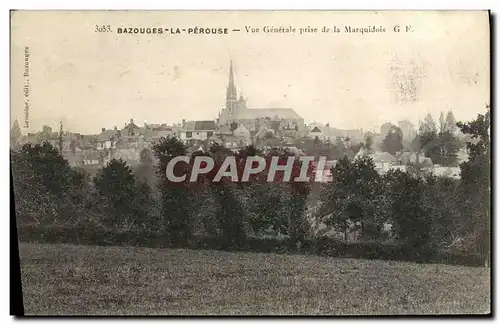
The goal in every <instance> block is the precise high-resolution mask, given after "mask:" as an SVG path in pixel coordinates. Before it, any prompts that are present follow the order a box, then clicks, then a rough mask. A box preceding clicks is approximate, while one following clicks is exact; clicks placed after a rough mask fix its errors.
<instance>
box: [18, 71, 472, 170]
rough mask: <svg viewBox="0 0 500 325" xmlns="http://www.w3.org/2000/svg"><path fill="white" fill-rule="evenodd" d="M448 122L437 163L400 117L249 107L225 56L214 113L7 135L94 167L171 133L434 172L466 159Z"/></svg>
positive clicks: (134, 154) (192, 143)
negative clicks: (222, 95) (357, 119)
mask: <svg viewBox="0 0 500 325" xmlns="http://www.w3.org/2000/svg"><path fill="white" fill-rule="evenodd" d="M429 118H430V120H429ZM453 121H454V118H453V115H452V113H451V112H449V113H448V116H447V118H446V120H444V118H443V116H441V118H440V124H441V126H440V129H441V131H442V129H443V125H444V124H446V123H448V126H449V127H451V128H452V129H453V130H451V131H452V133H453V137H454V139H455V140H456V141H458V147H456V149H454V151H455V152H453V153H452V154H453V155H455V156H456V159H454V160H455V161H454V162H453V163H450V164H448V165H447V166H444V165H442V164H437V163H436V162H433V161H432V159H431V157H429V154H428V153H426V152H425V150H424V149H425V148H423V147H415V146H414V144H413V142H414V140H415V139H416V138H418V136H419V132H418V131H417V129H416V127H415V126H414V125H413V124H412V123H411V122H409V121H407V120H403V121H400V122H398V123H397V125H393V124H391V123H385V124H384V125H382V126H381V127H380V130H379V131H378V132H363V130H362V129H351V130H343V129H338V128H335V127H333V126H330V124H328V123H326V124H321V123H309V124H305V123H304V119H303V118H302V117H301V116H300V115H299V114H297V113H296V111H295V110H293V109H291V108H248V107H247V104H246V100H245V98H244V97H243V95H242V94H240V96H239V97H238V94H237V90H236V86H235V83H234V73H233V67H232V62H231V63H230V67H229V82H228V86H227V89H226V103H225V106H224V107H223V108H222V109H221V111H220V112H219V113H218V116H217V117H216V118H215V119H213V120H199V121H186V120H182V121H180V123H176V124H172V125H168V124H166V123H161V124H148V123H143V124H141V123H138V122H137V121H135V120H134V119H133V118H131V119H130V120H129V121H126V122H125V123H124V124H123V126H121V127H120V126H114V127H112V128H106V127H103V128H102V129H101V132H100V133H98V134H80V133H74V132H71V131H70V130H65V129H64V125H63V124H61V125H59V130H54V129H53V128H52V127H50V126H44V127H43V129H42V130H41V131H39V132H37V133H28V134H27V135H24V136H19V137H18V138H17V139H14V140H13V141H14V143H12V145H13V146H17V145H21V144H23V143H42V142H44V141H48V142H50V143H51V144H52V145H53V146H54V147H55V148H58V149H59V150H60V151H61V152H62V154H63V156H64V157H65V158H66V159H67V160H68V162H69V163H70V165H71V166H74V167H82V168H84V169H88V170H89V171H95V170H97V169H99V168H101V167H102V166H104V165H106V164H107V163H108V162H109V161H110V160H111V159H113V158H116V159H118V158H122V159H123V160H125V161H127V163H129V164H130V165H131V166H135V165H137V164H138V163H139V161H140V157H141V153H144V152H149V153H150V152H151V151H150V149H151V146H152V144H153V143H155V142H158V141H160V139H161V138H166V137H170V136H174V137H177V138H179V139H180V140H182V141H183V142H184V143H185V144H186V145H187V146H188V152H189V153H193V152H196V151H207V150H208V149H209V148H210V147H211V146H212V145H214V144H219V145H222V146H224V147H226V148H228V149H230V150H232V151H234V152H237V151H238V150H239V149H242V148H244V147H246V146H248V145H253V146H255V147H256V148H259V149H261V150H262V151H263V152H264V153H265V152H266V151H268V150H270V149H272V148H277V147H279V148H286V149H288V150H289V151H291V152H293V153H295V154H296V155H314V156H316V157H317V156H327V159H328V161H327V164H326V166H325V171H324V172H325V173H326V174H328V172H329V169H330V168H331V167H332V166H334V165H335V163H336V161H337V160H338V159H339V158H340V157H342V156H343V155H346V156H348V157H349V158H351V159H354V158H356V157H361V156H365V155H368V156H370V157H371V158H372V159H373V161H374V163H375V166H376V169H377V170H378V171H379V172H380V173H385V172H387V171H388V170H390V169H400V170H403V171H404V170H406V169H407V168H408V166H414V165H419V166H420V167H421V168H422V169H424V170H426V171H430V172H433V173H434V174H436V175H439V176H449V177H453V178H459V177H460V169H459V167H458V165H459V164H460V163H461V162H463V161H465V160H467V156H468V155H467V152H466V149H465V142H466V141H467V139H466V138H465V137H464V136H463V135H461V134H459V131H457V129H456V127H455V126H454V125H453V123H454V122H453ZM16 123H17V121H16ZM16 123H15V124H16ZM426 123H427V124H430V126H429V125H428V127H431V128H434V132H435V133H437V127H436V126H435V123H434V122H433V120H432V118H431V117H430V116H429V117H428V118H427V121H426ZM450 125H451V126H450ZM17 127H18V123H17ZM420 128H422V125H420ZM391 132H396V133H400V134H399V139H396V142H398V141H399V144H397V145H396V149H397V150H390V151H392V152H388V151H389V149H387V148H386V147H387V146H386V145H385V144H384V142H386V141H389V140H391V139H389V140H388V137H390V136H392V135H391V134H392V133H391ZM19 133H20V132H19ZM145 150H146V151H145Z"/></svg>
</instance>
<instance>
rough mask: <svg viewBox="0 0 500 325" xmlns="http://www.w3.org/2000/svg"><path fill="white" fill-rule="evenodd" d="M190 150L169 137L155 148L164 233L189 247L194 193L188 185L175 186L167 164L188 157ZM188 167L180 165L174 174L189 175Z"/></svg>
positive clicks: (182, 183) (174, 240)
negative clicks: (172, 160)
mask: <svg viewBox="0 0 500 325" xmlns="http://www.w3.org/2000/svg"><path fill="white" fill-rule="evenodd" d="M186 151H187V147H186V146H185V145H184V143H182V142H181V141H180V140H179V139H177V138H175V137H167V138H163V139H161V140H160V142H159V143H156V144H154V145H153V152H154V155H155V157H156V159H157V160H158V164H157V174H158V175H159V185H158V186H159V190H160V193H161V203H162V213H161V214H162V217H163V225H162V226H163V227H162V228H163V231H165V232H166V233H168V234H169V236H170V239H171V241H172V242H174V243H178V244H181V245H183V244H186V243H187V242H188V241H189V239H190V238H191V236H192V228H191V216H192V213H193V211H192V205H191V192H190V188H189V184H188V182H180V183H173V182H171V181H170V180H169V179H168V178H167V176H166V170H167V165H168V163H169V162H170V160H171V159H173V158H174V157H177V156H185V155H186ZM188 168H189V166H187V165H185V164H182V163H178V164H176V165H175V168H174V174H175V175H182V174H184V173H187V171H188Z"/></svg>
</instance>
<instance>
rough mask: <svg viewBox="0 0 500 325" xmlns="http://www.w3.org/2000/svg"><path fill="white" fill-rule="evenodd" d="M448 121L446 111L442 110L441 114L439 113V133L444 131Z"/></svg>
mask: <svg viewBox="0 0 500 325" xmlns="http://www.w3.org/2000/svg"><path fill="white" fill-rule="evenodd" d="M446 126H447V125H446V121H445V119H444V113H443V112H441V114H440V115H439V133H444V132H445V131H446V130H447V128H446Z"/></svg>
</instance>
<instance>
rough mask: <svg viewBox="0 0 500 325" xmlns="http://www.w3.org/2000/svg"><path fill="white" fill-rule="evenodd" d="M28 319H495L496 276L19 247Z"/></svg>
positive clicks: (305, 260) (361, 264)
mask: <svg viewBox="0 0 500 325" xmlns="http://www.w3.org/2000/svg"><path fill="white" fill-rule="evenodd" d="M20 260H21V277H22V283H23V299H24V307H25V314H26V315H392V314H413V315H415V314H470V313H475V314H486V313H489V312H490V299H491V297H490V268H483V267H465V266H454V265H442V264H417V263H409V262H394V261H380V260H360V259H349V258H332V257H320V256H312V255H278V254H264V253H242V252H238V253H231V252H224V251H211V250H188V249H152V248H137V247H100V246H84V245H67V244H36V243H21V244H20Z"/></svg>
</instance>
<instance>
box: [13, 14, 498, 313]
mask: <svg viewBox="0 0 500 325" xmlns="http://www.w3.org/2000/svg"><path fill="white" fill-rule="evenodd" d="M10 19H11V26H10V28H11V43H10V46H11V47H10V53H11V67H10V69H11V85H10V86H11V131H10V132H11V133H10V146H11V151H10V157H11V171H12V185H11V186H12V188H13V190H14V202H15V208H14V209H13V210H12V214H15V219H13V220H15V221H14V222H12V227H15V229H17V234H18V238H19V257H20V270H21V280H22V288H19V296H20V299H21V296H22V304H23V307H24V313H25V314H26V315H330V316H344V315H363V316H375V315H424V314H426V315H443V314H474V315H476V314H477V315H488V314H489V313H490V312H491V308H490V303H491V292H490V286H491V282H490V281H491V279H490V254H491V253H490V238H491V231H490V218H491V216H490V210H491V176H490V169H491V167H490V166H491V165H490V147H491V144H490V51H491V48H490V14H489V12H488V11H28V10H18V11H16V10H14V11H11V18H10Z"/></svg>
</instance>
